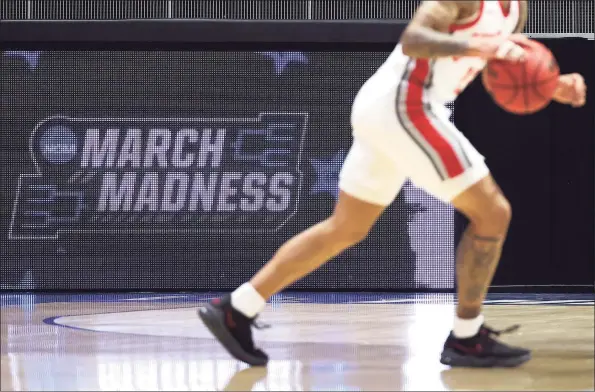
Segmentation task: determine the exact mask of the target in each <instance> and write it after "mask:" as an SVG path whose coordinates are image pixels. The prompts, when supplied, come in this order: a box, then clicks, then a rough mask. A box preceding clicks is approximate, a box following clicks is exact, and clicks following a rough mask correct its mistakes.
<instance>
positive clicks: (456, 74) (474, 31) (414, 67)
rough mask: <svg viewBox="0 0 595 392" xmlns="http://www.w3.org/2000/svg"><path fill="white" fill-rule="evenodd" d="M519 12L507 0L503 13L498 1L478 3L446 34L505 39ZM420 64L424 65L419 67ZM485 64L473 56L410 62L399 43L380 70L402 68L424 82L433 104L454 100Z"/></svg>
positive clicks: (514, 24) (513, 2)
mask: <svg viewBox="0 0 595 392" xmlns="http://www.w3.org/2000/svg"><path fill="white" fill-rule="evenodd" d="M519 13H520V7H519V2H518V0H511V2H510V7H509V9H508V10H504V8H503V7H502V4H501V3H500V1H485V0H482V1H481V4H480V8H479V11H478V13H477V14H476V15H475V16H473V17H472V18H469V20H465V21H461V22H459V23H458V24H456V25H453V26H451V28H450V33H451V34H452V35H453V36H456V37H464V38H471V37H481V36H483V37H491V36H492V37H493V36H499V35H502V36H506V37H507V36H510V35H511V34H512V33H513V32H514V30H515V28H516V26H517V23H518V20H519ZM423 62H427V64H421V63H423ZM485 65H486V61H485V60H483V59H480V58H477V57H440V58H437V59H433V60H422V59H418V60H415V61H412V59H410V58H409V57H408V56H405V55H404V54H403V51H402V49H401V45H400V44H399V45H397V47H396V48H395V50H394V51H393V53H391V55H390V56H389V58H388V59H387V60H386V63H385V64H384V65H383V66H382V68H385V67H388V68H393V69H394V70H395V71H398V70H399V69H401V67H405V68H406V70H405V72H406V73H408V74H409V76H410V77H411V76H413V75H414V74H415V75H417V76H421V77H423V78H424V79H425V81H424V84H425V86H426V89H425V91H426V94H428V95H429V97H430V98H431V99H432V100H433V101H437V102H443V103H445V102H450V101H454V100H455V99H456V98H457V96H458V95H459V94H460V93H461V92H462V91H463V90H464V89H465V87H467V85H468V84H469V83H471V81H472V80H473V79H475V77H476V76H477V75H478V74H479V73H480V72H481V71H482V70H483V68H484V67H485ZM407 68H409V69H407ZM420 68H425V72H424V71H420ZM385 69H386V68H385Z"/></svg>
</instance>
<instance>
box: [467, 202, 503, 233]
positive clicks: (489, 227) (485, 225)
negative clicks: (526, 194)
mask: <svg viewBox="0 0 595 392" xmlns="http://www.w3.org/2000/svg"><path fill="white" fill-rule="evenodd" d="M469 218H470V220H471V222H472V223H473V225H474V226H475V227H476V228H477V229H479V230H481V231H482V232H485V233H486V234H505V233H506V232H507V231H508V226H509V225H510V221H511V219H512V207H511V205H510V202H509V201H508V200H507V199H506V197H504V195H502V194H498V195H496V196H494V197H492V198H490V199H489V200H487V201H486V203H485V205H484V206H483V208H481V209H480V210H478V212H477V213H476V214H473V216H470V217H469Z"/></svg>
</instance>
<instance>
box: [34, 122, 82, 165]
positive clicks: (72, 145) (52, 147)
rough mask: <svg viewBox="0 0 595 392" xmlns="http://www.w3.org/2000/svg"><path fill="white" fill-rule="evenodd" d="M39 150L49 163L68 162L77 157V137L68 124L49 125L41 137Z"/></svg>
mask: <svg viewBox="0 0 595 392" xmlns="http://www.w3.org/2000/svg"><path fill="white" fill-rule="evenodd" d="M39 150H40V153H41V156H43V157H44V158H45V160H46V161H47V162H48V163H52V164H64V163H68V162H70V161H72V160H73V159H74V158H75V157H76V154H77V151H78V144H77V137H76V135H75V134H74V132H73V131H72V129H70V127H68V126H63V125H60V126H53V127H49V128H47V129H46V130H45V131H44V132H43V133H42V135H41V136H40V138H39Z"/></svg>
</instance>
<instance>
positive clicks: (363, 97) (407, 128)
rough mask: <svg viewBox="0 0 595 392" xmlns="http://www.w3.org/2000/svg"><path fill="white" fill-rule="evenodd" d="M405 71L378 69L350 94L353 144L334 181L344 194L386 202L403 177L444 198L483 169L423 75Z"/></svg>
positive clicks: (472, 181) (467, 184) (480, 158)
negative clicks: (429, 92) (431, 93)
mask: <svg viewBox="0 0 595 392" xmlns="http://www.w3.org/2000/svg"><path fill="white" fill-rule="evenodd" d="M422 71H423V70H422ZM405 72H406V71H403V73H405ZM414 72H415V71H414ZM408 76H409V77H408ZM411 76H412V75H403V74H401V75H399V74H398V73H394V71H393V72H390V70H382V69H381V70H379V71H378V72H377V73H376V74H375V75H374V76H372V78H371V79H370V80H368V81H367V82H366V84H365V85H364V86H363V87H362V89H361V90H360V92H359V93H358V95H357V97H356V98H355V101H354V103H353V109H352V114H351V124H352V128H353V145H352V147H351V149H350V151H349V154H348V155H347V158H346V159H345V162H344V164H343V168H342V170H341V174H340V180H339V188H340V189H341V190H342V191H344V192H345V193H347V194H349V195H351V196H353V197H355V198H358V199H360V200H363V201H366V202H369V203H373V204H378V205H389V204H390V203H392V201H393V200H394V198H395V197H396V196H397V194H398V193H399V191H400V190H401V187H402V185H403V183H404V182H405V180H406V179H407V178H409V179H411V181H412V182H413V183H414V184H415V185H417V186H419V187H421V188H423V189H424V190H425V191H427V192H428V193H430V194H432V195H434V196H435V197H437V198H438V199H440V200H442V201H444V202H447V203H448V202H450V201H451V200H452V199H453V198H455V197H456V196H457V195H459V194H460V193H461V192H463V191H465V190H466V189H468V188H469V187H470V186H471V185H473V184H475V183H477V182H478V181H479V180H481V179H483V178H484V177H486V176H487V175H488V174H489V170H488V168H487V166H486V164H485V162H484V157H483V156H482V155H481V154H480V153H479V152H478V151H477V150H476V149H475V148H474V147H473V146H472V145H471V143H470V142H469V141H468V140H467V138H465V136H463V134H462V133H461V132H460V131H459V130H458V129H457V128H456V127H455V126H454V124H452V123H451V122H450V121H449V119H448V117H449V111H448V109H447V108H446V107H445V106H444V105H443V104H442V103H432V101H431V99H430V98H429V97H428V96H427V91H426V90H425V89H424V87H423V83H424V82H423V81H424V80H425V77H424V76H423V75H417V76H418V77H416V78H415V79H413V78H411ZM416 81H421V82H418V83H416Z"/></svg>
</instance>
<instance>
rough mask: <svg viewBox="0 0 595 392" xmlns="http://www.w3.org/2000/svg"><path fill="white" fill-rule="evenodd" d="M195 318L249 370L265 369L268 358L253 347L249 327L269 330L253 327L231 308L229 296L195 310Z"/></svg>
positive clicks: (253, 325)
mask: <svg viewBox="0 0 595 392" xmlns="http://www.w3.org/2000/svg"><path fill="white" fill-rule="evenodd" d="M198 316H199V317H200V319H201V320H202V321H203V323H204V324H205V325H206V327H207V328H208V329H209V331H211V333H212V334H213V335H214V336H215V338H217V340H218V341H219V343H221V345H223V347H224V348H225V349H226V350H227V351H228V352H229V353H230V354H231V355H232V356H233V357H234V358H236V359H238V360H240V361H242V362H245V363H247V364H248V365H250V366H266V364H267V362H268V360H269V358H268V356H267V355H266V354H265V353H264V352H263V351H261V350H259V349H257V348H255V347H254V341H253V340H252V327H255V328H257V329H263V328H268V326H267V325H261V324H257V323H256V318H253V319H251V318H248V317H246V316H244V315H243V314H242V313H240V312H238V311H237V310H235V309H234V308H233V307H232V306H231V296H229V295H226V296H224V297H223V298H216V299H214V300H212V301H211V302H209V303H208V304H206V305H205V306H203V307H202V308H200V309H198Z"/></svg>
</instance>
